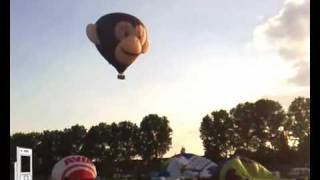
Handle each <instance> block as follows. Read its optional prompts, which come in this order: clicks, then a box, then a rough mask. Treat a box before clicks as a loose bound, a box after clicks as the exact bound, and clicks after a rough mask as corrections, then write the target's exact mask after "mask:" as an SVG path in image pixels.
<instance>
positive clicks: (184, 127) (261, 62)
mask: <svg viewBox="0 0 320 180" xmlns="http://www.w3.org/2000/svg"><path fill="white" fill-rule="evenodd" d="M291 1H292V2H291ZM291 1H289V0H288V1H287V2H285V1H282V0H281V1H279V0H269V1H251V0H243V1H241V2H238V1H231V0H226V1H209V0H202V1H193V0H176V1H163V0H155V1H146V0H144V1H142V0H137V1H134V2H133V1H124V0H119V1H109V0H104V1H94V2H93V1H85V0H77V1H63V0H55V1H35V0H34V1H17V0H11V1H10V3H11V4H10V6H11V8H10V11H11V12H10V15H11V16H10V41H11V43H10V56H11V58H10V63H11V67H10V70H11V72H10V73H11V78H10V80H11V85H10V92H11V95H10V101H11V103H10V104H11V105H10V106H11V110H10V115H11V120H10V122H11V129H10V132H11V133H14V132H21V131H22V132H30V131H42V130H45V129H63V128H66V127H70V126H72V125H74V124H77V123H78V124H81V125H85V126H86V127H87V128H89V127H90V126H92V125H96V124H98V123H99V122H106V123H111V122H114V121H115V122H119V121H123V120H130V121H132V122H135V123H137V124H139V123H140V121H141V120H142V118H143V117H144V116H145V115H147V114H150V113H157V114H159V115H161V116H167V117H168V119H169V120H170V125H171V127H172V128H173V130H174V134H173V148H172V149H171V151H170V152H169V153H168V154H173V153H175V152H178V151H179V150H180V148H181V146H185V147H186V148H187V151H188V150H189V151H192V152H194V153H198V154H202V153H203V151H202V145H201V141H200V138H199V132H198V131H199V126H200V122H201V120H202V118H203V117H204V116H205V115H206V114H208V113H210V112H211V111H213V110H218V109H220V108H225V109H227V110H229V108H231V107H234V106H235V105H236V104H238V103H240V102H244V101H255V100H257V99H258V98H262V97H267V98H272V99H274V100H278V101H279V102H280V103H281V104H283V105H284V106H285V107H286V106H287V105H288V104H289V103H290V102H291V101H292V100H293V98H294V97H296V96H298V95H302V96H309V83H304V85H303V86H302V85H301V83H300V84H299V83H297V82H294V83H290V82H291V79H293V80H296V79H298V78H296V77H295V76H298V75H299V72H305V71H302V70H301V69H303V68H304V69H303V70H305V69H306V68H305V67H307V70H306V72H307V73H308V72H309V71H308V65H309V62H308V61H300V60H295V61H294V60H288V59H286V58H285V57H284V56H281V52H282V51H279V48H280V49H281V48H282V49H283V47H286V48H287V49H288V48H289V50H292V51H295V52H296V49H294V48H297V47H296V46H295V47H291V46H290V47H289V46H284V45H283V44H285V45H286V43H287V44H290V43H288V42H289V40H291V39H293V38H292V37H290V36H288V37H287V38H286V39H283V38H282V39H279V38H278V39H276V38H275V37H272V36H271V35H270V34H268V33H267V32H270V31H271V30H273V31H277V32H282V31H283V29H284V28H283V27H289V25H288V26H283V27H282V26H280V27H278V26H275V25H274V26H272V22H273V21H279V22H281V23H282V22H286V21H282V20H283V19H285V17H286V16H285V15H286V14H290V13H291V12H292V13H291V15H292V14H294V13H295V14H297V16H299V17H300V16H301V17H303V18H305V14H302V15H301V13H300V14H299V13H296V11H293V10H291V9H294V8H292V7H291V6H292V5H291V4H292V3H295V2H294V1H298V0H291ZM290 3H291V4H290ZM290 5H291V6H290ZM294 7H298V8H300V9H301V8H305V7H304V6H302V5H299V4H298V5H296V6H294ZM111 12H125V13H129V14H132V15H135V16H136V17H138V18H139V19H141V20H142V21H143V22H144V24H145V25H146V26H147V30H148V36H149V42H150V51H149V52H148V53H147V54H145V55H141V56H139V57H138V59H137V60H136V62H135V63H134V64H132V65H131V66H130V67H129V68H128V69H127V71H126V72H125V74H126V80H125V81H119V80H118V79H117V78H116V75H117V73H116V71H115V69H114V68H113V67H112V66H110V65H109V64H108V63H107V62H106V61H105V60H104V59H103V58H102V56H100V54H99V53H98V51H97V50H96V48H95V47H94V46H93V45H92V43H91V42H90V41H89V40H88V39H87V37H86V34H85V27H86V25H87V24H88V23H94V22H95V21H96V20H97V19H98V18H99V17H100V16H102V15H104V14H107V13H111ZM281 12H285V13H281ZM286 12H288V13H286ZM299 12H300V11H299ZM278 16H279V17H278ZM272 18H273V19H272ZM274 19H275V20H274ZM303 20H304V19H303ZM270 22H271V23H270ZM303 22H304V21H303ZM270 24H271V25H270ZM278 24H279V23H278ZM300 26H303V27H304V26H306V27H307V26H308V24H306V25H304V24H303V23H302V25H300ZM281 28H282V29H281ZM307 30H308V28H307ZM273 31H272V32H273ZM301 32H302V31H301ZM303 32H304V31H303ZM303 35H305V34H303ZM261 37H263V38H261ZM303 37H306V36H303ZM261 39H268V40H269V41H272V42H281V43H269V46H265V44H266V43H267V42H269V41H263V42H264V43H261V42H262V40H261ZM303 40H304V39H303ZM290 42H291V41H290ZM299 43H300V41H297V44H299ZM270 44H271V47H272V48H265V47H270ZM274 44H281V45H282V46H279V47H277V46H273V45H274ZM299 47H300V46H299ZM303 47H304V46H303ZM290 48H291V49H290ZM261 49H262V50H261ZM266 49H268V51H265V50H266ZM303 52H304V51H303ZM303 55H305V54H303ZM296 56H297V57H296V59H301V58H300V56H299V55H296ZM298 56H299V57H298ZM297 64H298V65H297ZM299 64H304V66H303V67H302V66H300V65H299ZM271 72H272V73H271ZM303 75H304V76H302V77H304V79H305V77H306V75H305V74H303ZM299 77H300V76H299ZM293 80H292V81H293ZM298 80H301V78H300V79H298ZM186 137H187V138H188V139H189V142H188V143H187V144H186V142H185V141H184V138H186Z"/></svg>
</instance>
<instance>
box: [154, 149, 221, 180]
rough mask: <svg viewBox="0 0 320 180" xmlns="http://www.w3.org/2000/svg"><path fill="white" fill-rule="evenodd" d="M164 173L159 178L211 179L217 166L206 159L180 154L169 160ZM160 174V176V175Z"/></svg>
mask: <svg viewBox="0 0 320 180" xmlns="http://www.w3.org/2000/svg"><path fill="white" fill-rule="evenodd" d="M166 163H167V165H166V169H165V172H162V173H160V174H159V176H163V177H170V178H182V177H183V178H209V177H212V176H213V174H214V172H215V170H216V169H217V167H218V166H217V164H216V163H214V162H212V161H210V160H209V159H207V158H204V157H201V156H197V155H194V154H190V153H182V154H178V155H175V156H173V157H172V158H171V159H169V160H168V161H167V162H166ZM161 174H162V175H161Z"/></svg>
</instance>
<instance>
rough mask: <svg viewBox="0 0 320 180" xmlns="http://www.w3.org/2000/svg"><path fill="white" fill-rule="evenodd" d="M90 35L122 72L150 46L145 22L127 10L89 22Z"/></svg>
mask: <svg viewBox="0 0 320 180" xmlns="http://www.w3.org/2000/svg"><path fill="white" fill-rule="evenodd" d="M86 32H87V36H88V38H89V39H90V41H91V42H92V43H94V44H95V46H96V48H97V49H98V51H99V52H100V54H101V55H102V56H103V57H104V58H105V59H106V60H107V61H108V62H109V63H110V64H111V65H112V66H113V67H115V68H116V70H117V71H118V73H119V75H118V78H119V79H124V75H123V74H122V73H123V72H124V71H125V70H126V69H127V68H128V67H129V66H130V65H131V64H132V63H133V62H134V61H135V59H136V58H137V57H138V56H139V55H140V54H142V53H146V52H147V50H148V48H149V42H148V36H147V30H146V27H145V25H144V24H143V23H142V22H141V21H140V20H139V19H138V18H136V17H134V16H132V15H129V14H124V13H112V14H107V15H104V16H102V17H101V18H99V19H98V21H97V22H96V23H95V24H88V25H87V29H86Z"/></svg>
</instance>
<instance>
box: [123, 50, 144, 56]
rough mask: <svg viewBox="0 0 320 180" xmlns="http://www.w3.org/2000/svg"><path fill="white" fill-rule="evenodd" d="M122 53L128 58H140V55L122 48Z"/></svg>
mask: <svg viewBox="0 0 320 180" xmlns="http://www.w3.org/2000/svg"><path fill="white" fill-rule="evenodd" d="M121 51H122V52H123V53H124V54H126V55H128V56H138V55H139V54H140V53H131V52H128V51H126V50H125V49H124V48H121Z"/></svg>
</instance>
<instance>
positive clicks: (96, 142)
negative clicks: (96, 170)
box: [81, 123, 112, 163]
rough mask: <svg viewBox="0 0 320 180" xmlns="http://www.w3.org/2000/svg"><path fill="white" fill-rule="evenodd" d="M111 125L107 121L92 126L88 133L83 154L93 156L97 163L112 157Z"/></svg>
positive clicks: (82, 150)
mask: <svg viewBox="0 0 320 180" xmlns="http://www.w3.org/2000/svg"><path fill="white" fill-rule="evenodd" d="M111 138H112V136H111V127H110V125H107V124H106V123H99V124H98V125H97V126H92V127H91V128H90V129H89V131H88V133H87V134H86V136H85V138H84V142H83V148H82V149H81V154H83V155H85V156H87V157H89V158H91V159H92V160H94V161H95V162H97V163H101V162H102V160H104V159H110V157H111V155H110V143H109V141H110V139H111Z"/></svg>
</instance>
